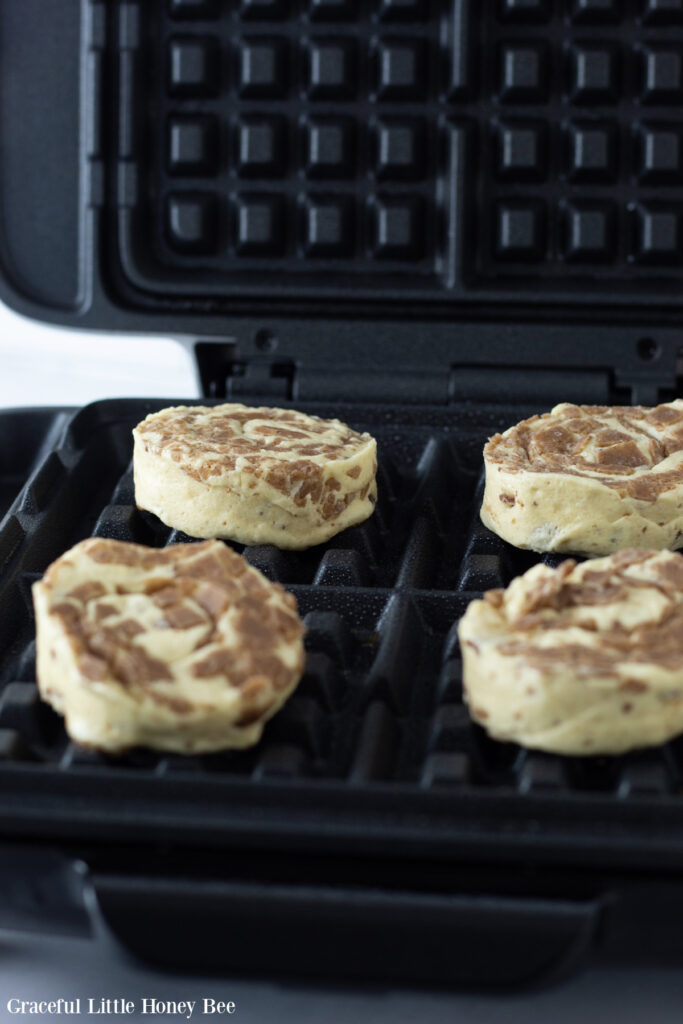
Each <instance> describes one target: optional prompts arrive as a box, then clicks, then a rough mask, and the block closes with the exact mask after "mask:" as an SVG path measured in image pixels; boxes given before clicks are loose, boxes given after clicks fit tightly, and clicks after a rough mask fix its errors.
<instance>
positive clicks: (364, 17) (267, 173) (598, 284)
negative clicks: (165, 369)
mask: <svg viewBox="0 0 683 1024" xmlns="http://www.w3.org/2000/svg"><path fill="white" fill-rule="evenodd" d="M113 8H114V13H115V15H116V17H115V18H114V20H115V22H116V24H115V26H114V31H115V38H116V40H117V45H118V51H119V54H118V65H117V69H118V91H117V95H118V104H119V106H118V114H119V120H118V126H117V128H118V130H117V139H116V157H117V162H116V175H115V178H116V193H115V194H116V204H117V206H118V209H119V212H120V218H119V222H118V225H119V226H118V247H119V256H120V259H121V260H122V263H123V268H124V272H125V274H126V275H127V277H128V279H129V281H130V282H132V283H133V284H134V285H136V286H137V287H138V288H139V289H140V290H141V291H144V292H146V293H148V294H151V293H154V294H156V295H157V296H164V297H166V298H171V297H173V298H177V296H178V295H187V296H188V297H189V296H195V297H197V296H206V297H209V296H210V297H212V298H213V299H214V300H216V301H218V300H219V299H220V298H221V297H223V298H230V297H232V298H233V299H234V298H235V297H240V296H248V295H253V294H258V295H260V296H263V295H265V294H268V295H272V296H278V295H279V296H283V295H286V297H287V299H288V300H290V301H291V300H292V299H295V298H303V297H309V298H310V297H318V298H323V297H325V298H330V297H337V296H338V297H343V298H344V299H345V300H348V299H349V297H350V296H349V291H350V290H351V289H353V292H354V295H355V298H356V300H359V299H361V298H363V297H365V298H375V299H381V298H389V297H392V296H393V297H396V298H398V297H404V298H407V297H408V295H409V296H410V297H411V299H413V300H424V301H431V302H434V301H435V300H437V301H442V300H449V301H453V300H455V301H462V300H463V299H464V298H468V299H475V298H477V296H478V297H479V298H484V299H485V301H487V302H489V301H490V298H491V295H492V294H495V295H496V296H497V297H498V299H499V300H503V299H504V298H506V297H511V296H512V295H513V294H514V297H515V298H516V299H520V298H523V297H524V295H525V293H528V295H529V297H533V298H534V299H536V297H537V296H538V294H539V292H540V293H542V294H545V295H546V296H547V297H548V298H550V297H552V296H553V295H555V296H558V295H559V294H560V293H562V294H563V296H564V299H565V300H569V301H572V300H574V301H578V302H580V303H583V301H584V295H585V288H586V287H589V288H590V290H591V294H592V295H593V297H594V299H595V300H596V301H601V300H612V301H614V300H615V299H617V300H618V301H619V302H620V303H623V302H625V301H627V302H631V301H633V302H637V301H640V302H642V301H643V299H644V298H645V297H647V296H650V297H652V296H653V295H656V294H660V295H666V294H671V293H672V290H676V291H678V290H679V287H680V281H681V273H682V269H681V268H682V264H681V260H682V256H681V253H682V252H683V248H682V246H681V239H682V237H683V235H682V229H683V220H682V215H683V131H682V129H681V125H680V123H679V122H680V118H679V116H678V114H679V110H680V104H681V102H682V101H683V5H682V4H681V3H680V2H679V0H665V2H661V0H521V2H519V0H329V2H328V0H292V2H286V3H285V2H281V0H242V2H241V3H240V2H237V0H233V2H227V0H170V2H169V3H162V2H161V0H159V3H153V4H137V3H121V4H119V5H113ZM577 285H579V287H577Z"/></svg>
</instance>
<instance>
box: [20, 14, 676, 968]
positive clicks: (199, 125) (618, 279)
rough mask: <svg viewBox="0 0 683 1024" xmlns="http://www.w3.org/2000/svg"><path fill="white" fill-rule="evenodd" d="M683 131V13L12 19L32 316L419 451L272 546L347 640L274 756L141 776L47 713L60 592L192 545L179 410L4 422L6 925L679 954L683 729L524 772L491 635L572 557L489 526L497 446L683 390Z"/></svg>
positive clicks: (134, 757)
mask: <svg viewBox="0 0 683 1024" xmlns="http://www.w3.org/2000/svg"><path fill="white" fill-rule="evenodd" d="M682 101H683V0H637V2H636V0H627V2H617V0H571V2H570V0H562V2H560V0H495V2H494V0H482V2H481V3H479V2H477V3H475V0H291V2H289V3H288V2H285V0H241V2H238V0H232V2H230V3H228V2H227V0H168V2H162V0H155V2H153V3H141V2H124V0H121V2H118V0H109V2H104V0H80V2H77V0H73V2H72V3H69V4H67V5H65V4H60V5H57V4H49V5H46V4H45V3H44V0H5V2H3V4H2V6H1V7H0V152H1V153H2V169H1V173H0V224H1V231H0V295H1V296H2V298H3V299H4V300H5V301H7V302H8V303H9V304H10V305H12V306H13V307H14V308H16V309H18V310H19V311H21V312H23V313H25V314H27V315H30V316H33V317H36V318H40V319H44V320H48V321H50V322H53V323H58V324H65V325H69V326H72V327H74V326H84V327H85V326H87V327H90V328H101V329H109V330H135V331H136V332H140V331H145V330H147V331H154V332H159V333H165V334H169V333H171V334H175V335H178V336H182V338H183V340H184V341H185V343H186V344H188V345H193V346H194V351H195V354H196V357H197V364H198V371H199V375H200V379H201V383H202V388H203V392H204V394H205V395H206V396H207V398H208V400H220V399H222V398H226V397H228V398H231V399H234V400H239V401H246V402H251V403H254V404H264V403H266V404H278V405H287V404H291V405H294V406H295V407H297V408H300V409H302V410H303V411H306V412H315V413H319V414H321V415H338V416H340V417H341V418H343V419H345V420H347V421H348V422H350V423H351V424H352V425H353V426H354V427H357V428H359V429H368V430H371V431H372V432H373V434H375V436H376V437H377V438H378V442H379V453H380V459H379V463H380V469H379V478H380V501H379V505H378V509H377V512H376V514H375V516H373V518H372V519H371V520H369V521H368V522H367V523H366V524H363V525H362V526H360V527H356V528H354V529H352V530H349V531H346V532H345V533H343V534H341V535H340V536H338V537H336V538H334V540H333V541H331V542H329V543H328V544H325V545H322V546H321V547H319V548H315V549H312V550H311V551H308V552H300V553H292V552H288V553H285V552H281V551H278V550H277V549H275V548H270V547H255V548H251V549H247V550H245V554H246V556H247V557H248V559H249V560H250V561H251V562H252V564H254V565H256V566H258V568H260V569H261V570H262V571H264V572H265V573H266V575H268V576H269V577H270V578H272V579H276V580H279V581H281V582H282V583H283V584H285V585H286V586H287V587H289V588H290V589H291V590H292V591H293V592H294V593H295V594H296V596H297V599H298V601H299V604H300V608H301V611H302V614H304V616H305V618H306V623H307V627H308V635H307V650H308V661H307V669H306V675H305V678H304V681H303V682H302V684H301V686H300V688H299V689H298V690H297V692H296V694H295V696H294V697H293V698H292V699H291V700H290V701H289V703H288V704H287V706H286V707H285V709H284V710H283V711H282V713H281V714H279V715H278V716H277V717H276V718H275V719H274V720H273V721H272V722H271V723H270V724H269V726H268V727H267V730H266V733H265V735H264V738H263V741H262V742H261V743H260V744H259V745H258V746H257V747H256V748H254V749H253V750H251V751H246V752H240V753H237V752H236V753H226V754H221V755H211V756H206V757H201V758H180V757H169V756H165V755H157V754H153V753H151V752H149V751H135V752H132V753H131V754H129V755H127V756H126V757H123V758H119V759H110V758H106V757H104V756H101V755H98V754H93V753H88V752H84V751H82V750H80V749H78V748H76V747H75V746H74V745H73V744H71V743H69V742H68V740H67V737H66V735H65V733H64V731H63V728H62V725H61V721H60V719H59V718H58V717H57V716H56V715H55V714H54V713H53V712H52V711H51V710H50V709H49V708H48V707H46V706H45V705H43V704H41V703H40V702H39V701H38V699H37V695H36V687H35V650H34V642H33V641H34V630H33V620H32V610H31V604H30V584H31V582H32V581H33V580H35V579H36V578H37V577H38V576H39V575H40V574H41V573H42V572H43V571H44V569H45V567H46V566H47V564H48V563H49V562H50V561H51V560H52V559H54V558H55V557H56V556H57V555H59V554H60V553H61V552H63V551H64V550H65V549H66V548H67V547H68V546H70V545H71V544H73V543H75V542H76V541H77V540H79V539H81V538H83V537H85V536H88V535H91V534H94V535H97V536H106V537H116V538H119V539H125V540H134V541H137V542H141V543H146V544H151V545H155V546H160V545H165V544H167V543H172V542H174V541H178V540H185V539H186V538H185V537H183V536H182V535H180V534H178V533H176V532H173V531H169V530H167V529H166V528H164V527H163V526H162V525H161V524H160V523H159V522H158V521H157V520H155V519H154V517H151V516H148V515H145V514H143V513H140V512H139V511H138V510H137V509H136V508H135V505H134V500H133V490H132V480H131V471H130V459H131V450H132V440H131V429H132V427H133V426H134V425H135V423H136V422H138V421H139V420H140V419H141V418H142V417H143V416H144V415H146V414H147V413H148V412H150V411H152V410H154V409H157V408H161V407H162V406H163V405H164V404H168V403H159V402H145V401H122V400H112V401H109V402H100V403H96V404H95V405H93V406H90V407H87V408H86V409H83V410H81V411H74V410H34V411H27V412H12V411H7V412H2V413H0V431H1V433H0V437H1V439H2V446H1V448H2V450H1V451H0V516H1V517H3V518H2V519H1V520H0V825H1V828H2V834H3V837H4V845H3V847H2V848H1V849H0V864H1V865H2V867H3V871H2V877H3V878H4V879H5V880H7V882H6V883H3V885H5V884H6V886H7V892H6V893H4V896H5V906H4V910H3V913H4V915H5V918H4V919H5V922H9V924H10V925H12V924H14V925H17V926H18V925H22V926H33V927H36V926H39V927H42V928H45V929H47V928H50V929H54V930H57V931H59V930H62V931H64V930H76V931H78V930H80V929H87V928H91V927H93V926H95V925H97V923H98V922H99V924H100V925H101V924H102V922H103V921H105V922H106V926H107V927H108V928H109V929H110V930H113V931H114V933H115V934H116V935H117V936H118V937H119V938H120V939H121V940H122V941H124V942H125V943H126V944H127V945H128V947H129V948H132V949H134V950H135V951H136V952H138V953H139V954H141V955H143V956H145V957H147V958H149V959H154V960H155V961H157V962H161V963H165V964H177V965H179V966H183V967H188V966H201V967H203V968H211V967H214V968H216V969H226V968H228V967H229V968H230V969H231V970H235V969H243V970H253V969H255V968H256V967H257V966H258V967H259V968H261V969H265V970H267V971H270V972H273V971H278V972H284V973H292V972H299V973H302V972H303V973H307V974H310V975H329V974H343V975H347V976H354V977H366V978H367V977H370V978H372V977H379V976H382V977H393V978H397V979H402V980H412V981H428V982H438V983H446V984H456V983H464V984H485V985H504V984H516V983H521V982H530V981H534V980H540V979H544V980H547V979H548V978H550V977H551V976H554V975H557V973H558V972H559V971H560V970H567V969H569V968H570V967H572V966H573V965H574V964H575V963H576V962H578V959H579V958H580V956H581V955H582V954H585V953H587V952H588V951H591V952H592V953H593V954H595V955H601V956H603V957H619V958H621V959H624V958H627V959H629V958H630V959H631V960H637V961H639V962H646V961H649V962H656V963H662V962H670V961H671V960H672V958H673V959H675V957H676V955H677V954H676V950H675V944H674V943H672V941H671V934H672V929H675V925H676V921H677V919H678V917H679V914H680V910H681V904H682V903H683V886H681V863H682V857H683V804H682V803H681V796H680V787H681V775H682V773H683V746H682V745H681V741H675V742H673V743H670V744H667V745H666V746H664V747H662V748H658V749H656V750H651V751H644V752H641V753H638V754H633V755H629V756H627V757H624V758H618V759H581V760H571V759H562V758H558V757H551V756H547V755H543V754H539V753H531V752H526V751H523V750H520V749H519V748H516V747H514V746H512V745H503V744H496V743H493V742H491V741H490V740H488V738H487V737H486V736H485V734H484V733H483V732H482V731H481V730H480V729H479V728H477V727H475V726H473V725H472V724H471V723H470V722H469V719H468V716H467V714H466V711H465V709H464V707H463V704H462V701H461V682H460V660H459V652H458V646H457V642H456V634H455V623H456V622H457V619H458V617H459V616H460V615H461V614H462V612H463V610H464V608H465V607H466V605H467V602H468V601H469V600H471V599H472V598H473V597H474V596H477V595H478V594H479V593H481V591H482V590H484V589H486V588H488V587H492V586H502V585H506V584H507V583H508V582H509V580H510V579H511V578H512V577H513V576H515V575H517V574H518V573H520V572H522V571H524V570H525V569H526V568H528V567H529V566H530V565H531V564H533V561H534V560H535V557H536V556H533V555H530V554H528V553H522V552H519V551H516V550H514V549H512V548H511V547H509V546H508V545H506V544H505V543H504V542H503V541H501V540H499V539H498V538H497V537H495V536H493V535H492V534H490V533H489V532H488V531H486V530H485V529H484V528H483V527H482V526H481V524H480V523H479V520H478V504H479V487H480V484H481V479H480V473H481V448H482V445H483V443H484V441H485V439H486V437H487V436H488V435H489V434H491V433H492V432H494V431H496V430H498V429H502V428H504V427H505V426H506V425H509V424H510V423H512V422H514V421H515V420H517V419H519V418H521V417H522V416H527V415H530V414H532V413H534V412H538V411H542V410H544V409H547V408H549V407H550V406H552V405H553V404H554V403H555V402H557V401H562V400H573V401H585V402H590V403H595V402H622V403H630V402H646V403H655V402H657V401H662V400H666V399H668V398H671V397H673V396H675V395H677V394H679V393H680V378H679V376H678V375H677V374H680V358H681V356H680V353H681V346H682V337H681V333H680V318H681V308H682V304H681V284H682V283H683V246H682V244H681V242H682V241H683V237H682V234H681V232H682V230H683V129H681V126H680V124H679V121H680V117H679V112H680V104H681V102H682ZM102 344H106V338H104V337H103V339H102ZM169 401H172V398H171V397H169ZM1 920H2V919H1V918H0V921H1ZM36 922H38V924H37V923H36ZM646 933H647V934H648V943H647V948H646V949H645V948H643V943H642V939H641V936H642V935H643V934H646ZM188 937H189V939H188Z"/></svg>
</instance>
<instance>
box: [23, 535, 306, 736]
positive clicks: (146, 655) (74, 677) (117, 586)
mask: <svg viewBox="0 0 683 1024" xmlns="http://www.w3.org/2000/svg"><path fill="white" fill-rule="evenodd" d="M33 600H34V605H35V613H36V631H37V640H36V644H37V675H38V686H39V689H40V693H41V696H42V697H43V699H44V700H46V701H47V702H48V703H49V704H51V705H52V706H53V707H54V708H55V709H56V710H57V711H58V712H60V714H62V715H64V718H65V725H66V729H67V731H68V733H69V735H70V736H71V738H72V739H74V740H76V741H77V742H78V743H81V744H83V745H85V746H89V747H95V748H98V749H101V750H105V751H110V752H113V753H119V752H120V751H122V750H125V749H127V748H129V747H133V746H138V745H141V746H147V747H155V748H157V749H160V750H169V751H177V752H179V753H192V754H195V753H204V752H207V751H213V750H222V749H225V748H228V747H247V746H250V745H252V744H254V743H256V742H257V741H258V740H259V739H260V737H261V733H262V731H263V726H264V723H265V722H266V721H267V719H269V718H270V717H271V716H272V715H273V714H275V712H276V711H277V710H278V709H279V708H280V707H281V706H282V704H283V703H284V702H285V700H286V699H287V697H288V696H289V695H290V694H291V693H292V691H293V690H294V688H295V687H296V685H297V683H298V681H299V678H300V676H301V674H302V671H303V666H304V649H303V641H302V637H303V632H304V630H303V625H302V623H301V621H300V619H299V616H298V615H297V611H296V601H295V599H294V597H293V596H292V595H291V594H287V593H286V592H285V591H284V590H283V588H282V587H281V586H279V584H275V583H270V582H269V581H268V580H266V579H265V578H264V577H263V576H262V575H261V573H260V572H258V571H257V570H256V569H254V568H253V567H251V566H250V565H248V563H247V562H246V561H245V560H244V559H243V558H242V557H241V556H240V555H238V554H236V553H235V552H234V551H231V550H230V548H228V547H226V545H225V544H223V543H221V542H220V541H207V542H204V543H201V544H176V545H173V546H170V547H167V548H163V549H154V548H146V547H143V546H141V545H138V544H125V543H122V542H120V541H114V540H100V539H91V540H85V541H82V542H81V543H80V544H77V545H76V547H74V548H72V549H71V550H70V551H67V552H66V554H64V555H62V556H61V558H58V559H57V561H56V562H54V563H53V564H52V565H51V566H50V567H49V569H48V570H47V572H46V573H45V576H44V577H43V579H42V580H40V581H39V582H38V583H36V584H34V586H33Z"/></svg>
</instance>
